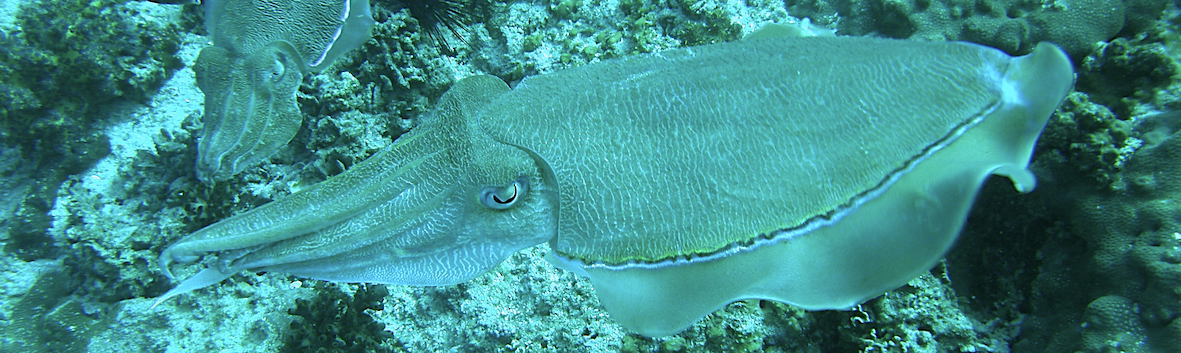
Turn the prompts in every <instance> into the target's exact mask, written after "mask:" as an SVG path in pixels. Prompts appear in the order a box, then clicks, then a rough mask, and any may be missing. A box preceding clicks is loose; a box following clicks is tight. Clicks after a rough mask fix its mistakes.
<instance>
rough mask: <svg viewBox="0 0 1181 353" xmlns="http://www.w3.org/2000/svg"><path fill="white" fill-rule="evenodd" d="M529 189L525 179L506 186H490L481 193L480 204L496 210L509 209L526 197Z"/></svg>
mask: <svg viewBox="0 0 1181 353" xmlns="http://www.w3.org/2000/svg"><path fill="white" fill-rule="evenodd" d="M527 189H528V188H527V187H526V183H525V180H524V179H517V180H516V181H514V182H512V183H509V184H508V185H505V186H489V187H486V188H484V190H482V191H480V202H481V203H483V204H484V206H487V207H488V208H491V209H494V210H503V209H507V208H509V207H513V205H515V204H516V203H517V200H520V199H521V198H523V197H525V192H526V190H527Z"/></svg>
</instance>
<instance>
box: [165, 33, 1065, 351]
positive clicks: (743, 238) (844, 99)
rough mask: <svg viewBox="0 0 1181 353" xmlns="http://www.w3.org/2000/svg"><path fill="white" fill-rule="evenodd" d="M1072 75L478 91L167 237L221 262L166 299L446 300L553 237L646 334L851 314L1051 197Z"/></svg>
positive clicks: (882, 68)
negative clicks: (729, 320)
mask: <svg viewBox="0 0 1181 353" xmlns="http://www.w3.org/2000/svg"><path fill="white" fill-rule="evenodd" d="M1072 83H1073V69H1072V67H1071V64H1070V62H1069V60H1068V59H1067V57H1066V55H1065V54H1064V53H1063V52H1062V51H1061V50H1060V49H1058V48H1057V47H1055V46H1054V45H1052V44H1046V43H1043V44H1040V45H1038V46H1037V47H1036V48H1035V49H1034V50H1033V52H1032V53H1030V54H1028V55H1025V56H1020V57H1010V56H1008V55H1006V54H1004V53H1002V52H1001V51H998V50H995V49H992V48H987V47H983V46H979V45H974V44H968V43H951V42H918V41H901V40H888V39H874V38H854V37H809V38H801V37H785V36H772V37H766V36H760V37H759V38H749V39H747V40H742V41H738V42H733V43H722V44H714V45H705V46H699V47H691V48H682V49H675V50H668V51H664V52H659V53H653V54H645V55H637V56H632V57H627V58H623V59H617V60H606V61H602V62H598V63H594V64H588V65H585V66H582V67H576V68H572V69H567V70H563V71H558V72H554V73H550V74H544V75H539V76H535V77H530V78H527V79H525V80H523V81H522V82H520V83H519V84H517V85H516V87H514V88H511V89H510V87H509V86H508V85H507V84H505V82H503V81H501V80H500V79H498V78H496V77H493V76H486V75H482V76H474V77H468V78H465V79H462V80H460V81H458V82H456V83H455V84H454V86H453V87H452V88H451V89H450V90H449V91H448V92H447V93H446V94H444V95H443V96H442V97H441V98H440V101H439V103H438V105H437V107H436V109H435V110H434V111H433V113H431V115H430V116H427V117H424V118H422V119H421V122H420V125H419V126H417V127H416V128H414V129H413V130H412V131H410V132H409V133H407V134H405V135H403V136H401V137H399V138H398V139H397V140H395V141H394V142H393V144H392V145H391V146H389V147H388V148H386V149H384V150H382V151H380V152H378V153H377V154H376V155H374V156H372V157H371V158H369V159H368V160H366V161H364V162H362V163H359V164H357V165H356V166H354V167H353V168H351V169H349V170H348V171H346V172H344V173H342V174H340V175H338V176H335V177H332V178H330V179H328V180H326V181H324V182H322V183H320V184H318V185H315V186H313V187H311V188H309V189H307V190H303V191H300V192H297V193H294V194H291V195H289V196H287V197H285V198H282V199H279V200H277V201H274V202H272V203H269V204H266V205H263V206H261V207H258V208H256V209H253V210H250V211H248V212H245V213H242V214H239V215H236V216H234V217H231V218H228V219H225V220H222V221H220V222H218V223H216V224H213V225H210V226H208V227H206V228H204V229H201V230H199V231H197V232H195V233H193V234H191V235H189V236H188V237H186V238H184V239H183V240H180V241H179V242H176V243H175V244H172V245H171V246H169V247H168V248H167V249H166V250H164V251H163V253H162V254H161V256H160V264H161V266H162V267H163V269H164V272H165V273H170V272H169V269H170V267H172V265H174V264H176V263H190V262H193V261H195V260H198V259H200V258H202V257H206V259H207V260H210V259H209V258H208V257H214V259H212V260H210V261H206V263H210V264H212V265H210V266H209V267H208V268H206V269H204V270H203V271H201V272H199V273H198V274H196V275H194V276H192V277H191V278H189V279H187V280H185V281H184V282H182V283H181V284H180V285H179V286H178V287H176V288H175V289H173V290H171V291H169V292H168V293H166V294H165V295H163V296H161V297H160V298H158V300H157V303H159V302H160V301H163V300H164V299H166V298H168V297H171V296H175V295H177V294H181V293H184V292H188V291H191V290H194V289H198V288H201V287H205V286H208V285H212V284H215V283H217V282H220V281H221V280H223V279H225V278H227V277H229V276H231V275H233V274H235V273H238V272H241V271H265V272H278V273H287V274H292V275H295V276H299V277H306V278H313V279H320V280H329V281H344V282H368V283H392V284H406V285H420V286H436V285H449V284H454V283H459V282H463V281H466V280H469V279H471V278H473V277H475V276H478V275H480V274H482V273H484V272H486V271H488V270H489V269H491V268H492V267H494V266H496V265H497V264H498V263H500V262H501V261H502V260H503V259H505V258H506V257H507V256H509V255H511V254H513V253H514V252H516V251H518V250H521V249H523V248H526V247H530V246H533V245H536V244H540V243H543V242H548V245H549V248H550V250H551V255H550V258H551V261H552V262H553V263H555V264H557V265H558V266H560V267H563V268H566V269H569V270H572V271H574V272H576V273H578V274H580V275H583V276H586V277H589V279H590V281H591V282H592V283H593V285H594V287H595V290H596V293H597V294H598V296H599V298H600V299H601V302H602V304H603V305H604V307H605V308H606V310H607V311H608V312H609V313H610V314H611V315H612V316H613V317H614V318H615V319H616V320H617V321H619V322H620V323H621V324H622V325H623V326H625V327H626V328H628V329H630V330H632V331H634V332H637V333H641V334H645V335H651V336H659V335H668V334H673V333H676V332H678V331H680V330H682V329H684V328H686V327H688V326H689V325H691V324H692V323H693V322H695V321H696V320H698V319H700V318H701V317H703V316H705V315H707V314H709V313H711V312H713V311H715V310H717V309H719V308H720V307H722V306H723V305H726V304H727V303H730V302H733V301H737V300H743V299H750V298H757V299H767V300H775V301H780V302H786V303H790V304H794V305H798V306H800V307H803V308H806V309H837V308H848V307H850V306H853V305H856V304H858V303H861V302H863V301H865V300H867V299H869V298H872V297H874V296H877V295H880V294H881V293H883V292H884V291H886V290H889V289H892V288H895V287H897V286H900V285H902V284H903V283H905V282H907V281H908V280H910V279H912V278H914V277H915V276H917V275H919V274H920V273H922V272H924V271H926V270H928V269H929V268H930V267H931V266H932V265H933V264H934V263H935V262H936V261H937V260H938V259H939V258H941V257H942V256H943V254H944V253H945V251H946V250H947V249H948V248H949V247H950V246H951V245H952V243H953V241H954V240H955V238H956V237H957V234H958V233H959V231H960V229H961V228H962V226H963V224H964V220H965V218H966V214H967V211H968V209H969V207H970V206H971V204H972V201H973V199H974V197H975V195H976V193H977V191H978V189H979V188H980V186H981V184H982V182H983V181H984V179H985V178H987V177H988V176H989V175H993V174H996V175H1001V176H1004V177H1007V178H1009V179H1011V180H1012V182H1013V184H1014V186H1015V187H1016V189H1017V190H1019V191H1029V190H1031V189H1032V188H1033V187H1034V180H1035V179H1034V176H1033V175H1032V173H1031V172H1030V171H1029V170H1028V168H1027V167H1028V164H1029V160H1030V157H1031V153H1032V149H1033V145H1034V143H1035V141H1036V139H1037V138H1038V135H1039V134H1040V133H1041V131H1042V129H1043V127H1044V125H1045V124H1046V121H1047V119H1048V118H1049V116H1050V115H1051V113H1052V112H1053V111H1054V109H1055V107H1056V106H1057V105H1058V104H1059V102H1060V101H1061V100H1062V99H1063V97H1064V96H1065V95H1066V93H1067V92H1068V90H1069V89H1070V88H1071V85H1072ZM170 276H171V275H170Z"/></svg>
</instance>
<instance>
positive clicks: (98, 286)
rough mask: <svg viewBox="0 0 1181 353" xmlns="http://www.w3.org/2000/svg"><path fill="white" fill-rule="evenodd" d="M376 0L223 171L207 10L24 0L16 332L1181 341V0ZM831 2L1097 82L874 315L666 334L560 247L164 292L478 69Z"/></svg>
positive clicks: (996, 346)
mask: <svg viewBox="0 0 1181 353" xmlns="http://www.w3.org/2000/svg"><path fill="white" fill-rule="evenodd" d="M424 3H430V4H433V5H435V6H436V7H434V9H433V10H432V9H429V8H424V7H423V6H416V4H417V5H422V4H424ZM371 4H372V6H373V12H374V18H375V19H376V21H377V23H376V25H375V27H374V30H373V39H371V40H370V41H368V42H367V43H366V44H365V45H363V46H362V47H361V48H359V49H358V50H354V51H352V52H349V53H347V54H346V55H345V56H344V57H342V58H341V59H340V60H338V61H337V63H336V64H335V65H334V66H332V67H330V68H328V69H327V70H324V71H323V72H320V73H318V74H314V75H308V76H307V77H305V78H304V79H303V82H302V85H301V86H300V88H299V93H298V103H299V108H300V110H301V111H302V113H303V115H304V122H303V126H301V127H300V130H299V132H298V134H297V135H296V137H295V138H294V139H293V140H292V141H291V143H290V144H288V145H287V147H285V148H284V149H283V150H282V151H281V152H279V154H277V155H275V156H273V157H272V158H271V159H270V161H269V162H267V163H265V164H264V165H262V166H260V167H255V168H250V169H247V170H246V171H245V172H243V173H241V174H238V175H237V176H234V177H232V178H229V179H228V180H225V181H221V182H216V183H203V182H201V181H199V180H198V179H197V177H196V174H195V170H194V166H195V159H196V145H197V141H196V136H198V135H199V134H200V129H201V124H202V121H201V120H202V119H201V117H202V102H203V95H202V93H201V91H200V90H198V89H197V86H196V83H195V80H194V72H193V70H192V66H193V63H194V61H195V60H196V56H197V53H198V52H199V51H200V50H201V48H203V47H205V46H207V45H208V38H207V37H206V34H207V32H206V30H205V28H204V24H203V23H204V22H203V21H204V20H203V13H202V11H201V9H200V6H199V5H196V4H191V3H186V4H180V5H168V4H158V3H153V2H146V1H126V0H20V1H17V0H0V51H2V53H0V245H2V246H3V251H0V352H84V351H93V352H190V351H208V352H270V351H282V352H436V351H439V352H508V351H521V352H615V351H627V352H656V351H659V352H761V351H770V352H1079V351H1081V352H1181V138H1178V136H1179V135H1178V133H1177V131H1178V128H1179V127H1181V113H1179V112H1181V65H1179V64H1178V58H1179V57H1181V35H1179V34H1178V31H1179V30H1181V10H1179V9H1178V5H1177V4H1176V2H1170V1H1166V0H833V1H829V0H789V1H769V0H747V1H741V0H702V1H693V0H667V1H665V0H608V1H584V0H553V1H550V0H519V1H487V0H469V1H462V2H460V1H435V2H430V1H428V2H421V3H412V4H404V3H399V2H397V1H390V0H373V1H371ZM440 6H441V7H443V8H444V9H448V8H449V9H451V10H455V11H452V12H446V11H444V12H440V10H439V7H440ZM437 16H442V18H440V17H437ZM803 21H808V23H810V25H812V26H816V27H815V28H816V30H817V31H825V30H826V29H835V30H836V33H837V34H839V35H855V36H881V37H890V38H912V39H921V40H963V41H971V42H976V43H980V44H984V45H988V46H992V47H996V48H999V49H1001V50H1004V51H1006V52H1008V53H1009V54H1013V55H1021V54H1026V53H1028V52H1029V50H1030V49H1032V47H1033V45H1034V44H1036V43H1037V42H1039V41H1052V42H1055V43H1057V44H1059V45H1061V46H1062V47H1063V48H1064V49H1065V50H1066V51H1067V52H1068V53H1069V54H1070V56H1071V58H1072V60H1073V62H1074V64H1075V67H1076V71H1077V73H1078V80H1077V82H1076V86H1075V89H1076V91H1075V92H1072V93H1071V94H1070V95H1069V96H1068V97H1067V99H1066V101H1065V102H1064V103H1063V104H1062V105H1061V106H1060V107H1059V110H1058V112H1057V113H1055V115H1054V116H1053V117H1052V118H1051V121H1050V123H1049V125H1048V126H1047V128H1046V130H1045V132H1044V133H1043V135H1042V137H1041V139H1040V141H1039V144H1038V147H1037V150H1036V152H1035V155H1034V160H1033V170H1034V172H1035V174H1036V175H1037V176H1038V178H1039V183H1038V184H1039V185H1038V188H1037V189H1036V190H1035V191H1033V192H1032V193H1030V194H1027V195H1019V194H1017V193H1016V192H1015V191H1012V187H1011V186H1010V185H1007V184H1008V182H1007V181H1004V180H1000V179H999V178H993V179H992V180H990V181H989V182H987V183H986V185H985V187H984V189H983V191H982V193H981V196H980V197H979V198H978V200H977V202H976V205H975V207H974V208H973V210H972V213H971V216H970V217H969V219H968V222H967V224H966V226H965V229H964V231H963V234H961V236H960V239H959V241H958V243H957V244H956V246H955V247H954V248H953V249H952V251H951V252H950V253H949V254H948V255H947V258H946V260H945V261H943V262H942V263H940V264H939V265H937V266H936V267H935V268H934V269H932V270H931V271H930V272H929V273H928V274H925V275H923V276H921V277H919V278H916V279H914V280H913V281H911V282H910V283H908V284H907V285H906V286H903V287H901V288H898V289H895V290H892V291H889V292H887V293H885V294H884V295H883V296H881V297H879V298H876V299H872V300H870V301H868V302H866V303H864V304H862V305H860V306H858V307H857V308H855V309H854V310H848V311H819V312H806V311H803V310H801V309H798V308H795V307H792V306H790V305H785V304H780V303H776V302H770V301H758V300H747V301H740V302H736V303H733V304H730V305H728V306H726V307H725V308H724V309H723V310H719V311H717V312H716V313H714V314H712V315H710V316H708V317H706V319H704V320H702V321H701V322H698V323H697V324H695V325H693V326H692V327H691V328H690V329H688V330H687V331H685V332H682V333H680V334H678V335H675V336H671V337H664V338H648V337H644V336H639V335H635V334H629V333H627V332H625V331H624V330H623V329H622V328H621V327H619V326H618V325H617V324H616V323H614V322H613V321H612V320H611V319H610V318H609V317H608V316H607V314H606V313H605V312H604V311H603V309H602V308H601V307H600V306H599V304H598V301H597V299H596V298H595V296H594V293H593V290H592V288H591V286H590V284H589V282H587V281H586V280H585V279H583V278H579V277H577V276H576V275H575V274H573V273H570V272H567V271H562V270H559V269H556V268H554V267H553V266H551V265H550V264H548V263H546V261H545V260H544V259H543V258H542V255H544V253H545V252H546V251H547V249H546V247H545V245H541V246H537V247H533V248H531V249H528V250H526V251H523V252H521V253H518V254H516V255H514V256H513V257H511V258H510V259H508V260H507V261H505V262H504V263H502V264H501V265H500V266H498V267H497V268H495V269H494V270H493V271H491V272H489V273H487V274H485V275H482V276H480V277H477V278H476V279H474V280H472V281H469V282H467V283H463V284H459V285H455V286H444V287H409V286H382V285H356V284H342V283H330V282H323V281H315V280H302V279H299V278H295V277H290V276H285V275H281V274H269V275H266V274H257V273H244V274H239V275H237V276H234V277H232V278H231V279H230V280H227V281H226V282H224V283H221V284H219V285H215V286H212V287H209V288H205V289H201V290H198V291H196V292H193V293H189V294H186V295H183V296H180V297H178V298H174V299H172V300H173V301H174V302H173V303H172V304H173V305H165V306H162V307H161V308H156V309H150V308H149V306H150V305H151V300H152V298H154V297H156V296H159V295H161V294H163V293H164V292H165V291H167V290H168V289H169V288H171V287H172V286H173V285H174V284H175V283H173V282H172V281H170V280H168V279H167V278H165V276H164V275H163V274H162V273H161V272H160V270H159V268H158V264H157V261H156V259H157V257H158V256H159V254H160V251H161V250H162V249H163V248H164V247H165V246H166V245H167V244H169V243H172V242H174V241H176V240H177V239H180V238H181V237H183V236H184V235H186V234H188V233H190V232H192V231H195V230H197V229H200V228H201V227H203V226H205V225H209V224H211V223H213V222H216V221H218V220H220V219H223V218H226V217H228V216H231V215H234V214H237V213H240V212H243V211H245V210H248V209H251V208H254V207H257V206H259V205H262V204H264V203H266V202H268V201H270V200H273V199H275V198H278V197H282V196H283V195H286V194H289V193H291V192H294V191H298V190H301V189H306V188H307V187H309V186H311V185H314V184H316V183H317V182H320V181H322V180H324V179H326V178H328V177H330V176H333V175H336V174H339V173H341V172H342V171H344V170H345V169H347V168H349V167H350V166H352V165H354V164H356V163H358V162H360V161H361V160H363V159H365V158H366V157H368V156H369V155H371V154H373V153H375V152H376V151H378V150H379V149H381V148H383V147H384V146H386V145H388V144H390V143H391V142H392V141H393V140H394V139H396V138H397V137H398V136H399V135H401V134H402V133H403V132H405V131H408V129H411V128H412V127H413V126H414V125H415V121H416V119H418V118H419V117H420V116H421V115H422V114H424V113H426V112H428V111H429V110H430V109H431V107H432V105H433V103H434V102H435V101H436V100H437V99H438V98H439V96H440V95H441V94H442V93H443V92H444V91H445V90H446V89H447V88H448V87H449V86H450V84H451V83H453V82H454V81H455V80H457V79H459V78H463V77H466V76H470V75H473V74H478V73H488V74H492V75H495V76H498V77H500V78H502V79H504V80H506V81H509V82H515V81H519V80H520V79H522V78H524V77H526V76H530V75H536V74H539V73H546V72H551V71H554V70H557V69H561V68H565V67H572V66H577V65H582V64H585V63H590V62H595V61H598V60H603V59H608V58H616V57H622V56H627V55H630V54H636V53H646V52H653V51H660V50H663V49H667V48H674V47H683V46H692V45H699V44H706V43H716V42H724V41H732V40H737V39H739V38H741V37H742V36H743V35H744V34H748V33H750V32H752V31H754V30H756V29H758V28H760V27H761V26H763V25H765V24H768V23H801V22H803ZM457 26H459V27H457ZM460 27H461V28H460Z"/></svg>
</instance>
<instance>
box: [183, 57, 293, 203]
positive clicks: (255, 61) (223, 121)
mask: <svg viewBox="0 0 1181 353" xmlns="http://www.w3.org/2000/svg"><path fill="white" fill-rule="evenodd" d="M300 65H301V64H300V63H299V56H298V55H297V54H296V52H295V49H294V48H292V47H291V45H289V44H287V43H286V42H274V43H271V44H270V45H267V46H264V47H262V48H261V49H260V50H258V51H256V52H253V53H250V54H248V55H245V56H243V55H239V54H236V53H234V52H231V51H229V50H226V49H223V48H221V47H207V48H205V49H202V50H201V54H200V56H198V58H197V64H196V66H194V71H195V72H196V74H197V86H198V87H200V88H201V91H202V92H204V93H205V118H204V123H205V127H204V129H203V130H202V137H201V140H200V141H199V142H198V152H197V156H198V161H197V176H198V177H200V178H201V179H204V180H210V179H224V178H226V177H229V176H231V175H233V174H235V173H237V172H239V171H241V170H243V169H245V168H248V167H251V166H254V165H256V164H258V163H261V162H262V161H264V160H266V159H267V158H269V157H270V156H271V154H273V153H274V151H277V150H278V149H280V148H282V147H283V146H284V145H286V144H287V142H288V141H291V138H293V137H295V133H296V132H297V131H299V125H300V122H301V121H302V119H303V117H302V115H301V114H300V112H299V107H298V106H297V105H296V101H295V90H297V89H299V84H300V82H301V80H303V71H302V68H301V67H300Z"/></svg>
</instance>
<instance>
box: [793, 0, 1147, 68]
mask: <svg viewBox="0 0 1181 353" xmlns="http://www.w3.org/2000/svg"><path fill="white" fill-rule="evenodd" d="M789 5H790V6H789V9H790V13H791V14H792V15H795V16H806V17H813V18H814V19H817V20H818V22H820V23H825V24H830V23H832V22H837V23H839V25H838V28H839V29H840V32H841V34H846V35H864V34H880V35H884V36H888V37H895V38H921V39H928V40H966V41H971V42H977V43H981V44H985V45H989V46H992V47H996V48H999V49H1001V50H1004V51H1006V52H1009V53H1010V54H1023V53H1025V52H1028V51H1029V50H1030V49H1031V48H1033V45H1034V44H1037V43H1038V42H1040V41H1050V42H1054V43H1057V44H1058V45H1061V46H1062V47H1063V48H1064V49H1066V51H1067V52H1068V53H1070V55H1071V57H1074V58H1079V57H1082V56H1085V55H1087V54H1088V53H1090V52H1091V49H1092V48H1091V47H1092V45H1093V44H1094V43H1096V42H1100V41H1106V40H1110V39H1112V38H1114V37H1115V36H1116V35H1117V34H1119V33H1121V31H1124V32H1126V33H1138V32H1140V31H1142V30H1144V29H1145V28H1147V27H1149V26H1151V25H1152V24H1153V23H1154V22H1155V21H1156V20H1157V19H1159V18H1160V15H1161V12H1162V10H1164V7H1165V5H1166V3H1165V2H1163V1H1152V0H1131V1H1123V0H1061V1H1051V2H1043V1H1031V0H868V1H851V2H826V1H819V0H800V1H789ZM837 17H839V18H841V21H834V19H835V18H837Z"/></svg>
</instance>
